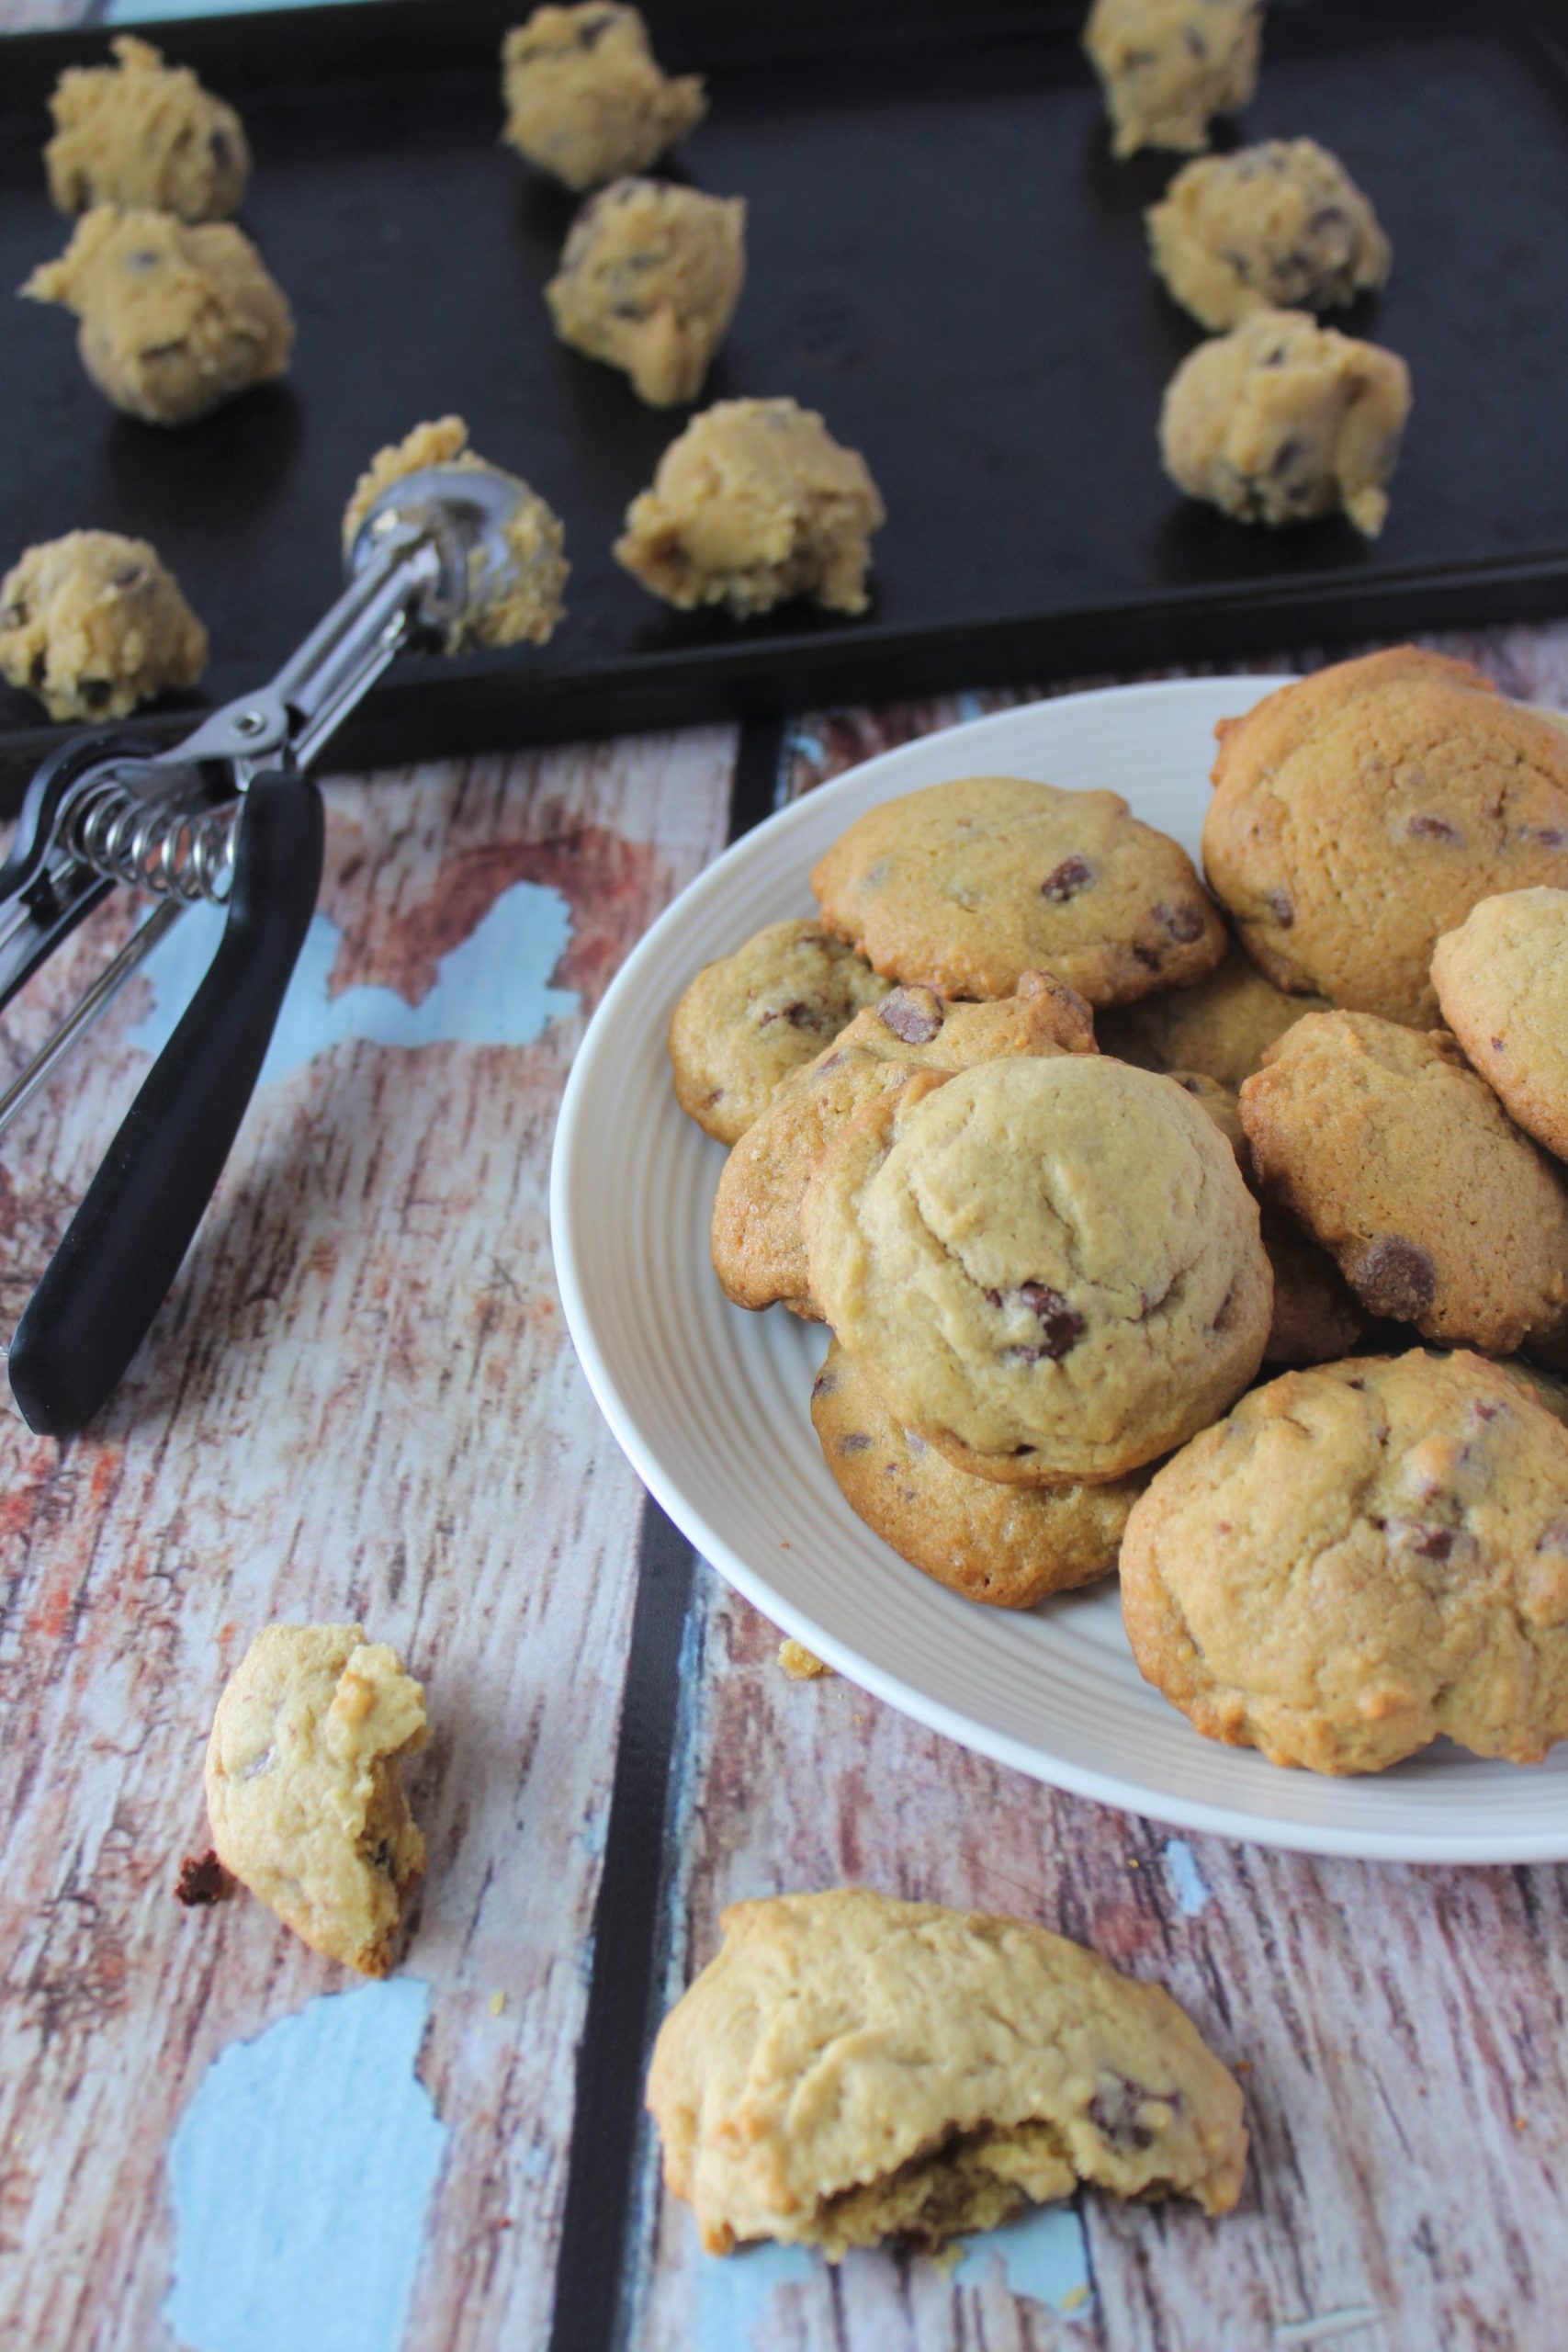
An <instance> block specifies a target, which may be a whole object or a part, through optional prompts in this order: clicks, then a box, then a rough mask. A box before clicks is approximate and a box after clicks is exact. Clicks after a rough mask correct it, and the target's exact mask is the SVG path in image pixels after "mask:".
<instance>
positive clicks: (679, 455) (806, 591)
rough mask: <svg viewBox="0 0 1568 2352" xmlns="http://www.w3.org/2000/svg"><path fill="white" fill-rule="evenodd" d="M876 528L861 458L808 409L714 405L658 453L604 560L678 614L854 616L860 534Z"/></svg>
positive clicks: (865, 560)
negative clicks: (793, 611)
mask: <svg viewBox="0 0 1568 2352" xmlns="http://www.w3.org/2000/svg"><path fill="white" fill-rule="evenodd" d="M885 519H886V513H885V509H884V507H883V503H882V500H881V497H880V495H879V494H878V492H877V488H876V484H875V483H874V481H873V480H872V478H871V472H870V469H869V468H868V467H867V465H866V462H865V459H864V458H863V457H862V456H861V454H860V452H859V450H858V449H845V448H842V447H840V444H839V443H838V442H837V441H835V440H834V438H833V436H832V435H831V434H830V433H829V430H828V428H827V426H826V425H825V424H823V422H822V419H821V418H820V417H819V416H818V414H817V413H816V412H815V411H814V410H812V409H807V408H797V407H796V405H795V401H791V400H775V401H717V402H716V404H715V406H714V407H712V408H710V409H705V410H704V412H703V413H702V415H701V416H694V418H693V419H692V422H691V423H690V424H688V425H687V427H686V430H685V431H684V433H682V435H681V436H680V439H679V440H677V441H672V442H671V444H670V447H669V448H668V449H666V450H665V452H664V455H663V456H662V458H660V460H659V467H658V470H657V472H656V473H655V474H654V477H653V487H652V488H651V490H645V491H644V492H642V494H641V496H640V497H638V498H635V499H633V501H632V503H631V505H630V507H629V508H628V509H627V512H626V531H625V533H624V535H623V536H622V537H620V538H618V539H617V540H616V541H615V558H616V560H617V562H619V563H622V564H624V565H625V567H626V570H627V571H629V572H630V573H631V575H632V577H633V579H634V580H640V581H641V582H642V584H643V586H644V587H645V588H646V589H647V590H648V591H649V594H650V595H654V596H661V597H662V598H663V599H664V601H665V602H666V604H670V605H678V606H679V608H680V609H681V611H682V612H685V613H689V612H694V611H695V610H696V608H697V606H698V605H728V608H729V610H730V611H731V612H732V613H733V614H734V615H735V616H736V617H737V619H739V620H746V619H749V618H750V616H752V615H753V614H756V613H767V612H771V611H772V610H773V606H774V605H784V604H787V603H788V602H789V601H790V600H791V598H793V597H795V596H809V597H810V598H811V600H812V602H813V603H814V604H818V605H823V606H824V607H825V608H826V609H827V610H828V611H829V612H833V613H863V612H864V610H865V608H866V605H868V604H869V602H870V601H871V600H870V598H869V597H868V596H867V594H866V590H865V575H866V573H867V571H869V570H870V568H871V535H872V533H873V532H874V531H875V530H877V529H878V528H879V527H880V526H881V525H882V523H883V522H884V521H885Z"/></svg>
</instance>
